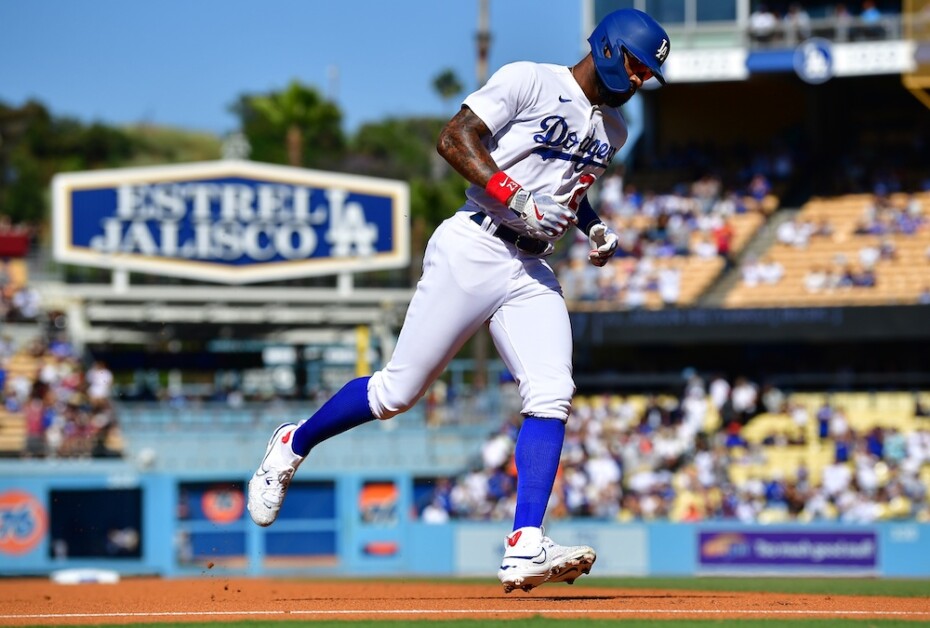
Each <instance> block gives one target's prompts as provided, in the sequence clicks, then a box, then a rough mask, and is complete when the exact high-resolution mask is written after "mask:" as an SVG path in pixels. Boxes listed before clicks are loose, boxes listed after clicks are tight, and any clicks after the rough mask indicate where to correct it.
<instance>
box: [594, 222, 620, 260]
mask: <svg viewBox="0 0 930 628" xmlns="http://www.w3.org/2000/svg"><path fill="white" fill-rule="evenodd" d="M588 241H590V242H591V252H590V253H588V261H589V262H591V263H592V264H594V265H595V266H597V267H599V268H600V267H603V266H604V265H606V264H607V260H609V259H610V258H611V257H613V256H614V253H616V252H617V245H618V244H620V238H619V237H618V236H617V234H616V233H615V232H614V230H613V229H611V228H610V227H608V226H607V225H605V224H604V223H602V222H599V223H597V224H596V225H594V226H593V227H591V231H589V232H588Z"/></svg>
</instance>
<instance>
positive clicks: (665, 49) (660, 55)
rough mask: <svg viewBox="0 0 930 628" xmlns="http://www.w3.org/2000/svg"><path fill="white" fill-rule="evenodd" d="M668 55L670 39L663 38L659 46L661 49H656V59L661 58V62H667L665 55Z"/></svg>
mask: <svg viewBox="0 0 930 628" xmlns="http://www.w3.org/2000/svg"><path fill="white" fill-rule="evenodd" d="M667 56H668V40H667V39H663V40H662V44H661V45H660V46H659V49H658V50H656V59H658V60H659V63H665V57H667Z"/></svg>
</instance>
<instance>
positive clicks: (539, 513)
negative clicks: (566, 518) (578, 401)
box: [513, 416, 565, 530]
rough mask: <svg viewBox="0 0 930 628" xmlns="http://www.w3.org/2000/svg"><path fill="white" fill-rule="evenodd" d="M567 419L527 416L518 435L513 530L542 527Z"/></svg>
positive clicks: (515, 455) (515, 457)
mask: <svg viewBox="0 0 930 628" xmlns="http://www.w3.org/2000/svg"><path fill="white" fill-rule="evenodd" d="M564 440H565V422H564V421H560V420H559V419H539V418H537V417H532V416H528V417H526V418H525V419H523V427H521V428H520V433H519V434H518V435H517V445H516V449H515V450H514V460H515V462H516V465H517V512H516V515H515V516H514V519H513V529H514V530H517V529H519V528H525V527H527V526H532V527H534V528H539V527H542V522H543V517H544V516H545V514H546V506H547V505H548V504H549V495H550V493H552V484H553V483H554V482H555V474H556V472H557V471H558V470H559V458H561V456H562V441H564Z"/></svg>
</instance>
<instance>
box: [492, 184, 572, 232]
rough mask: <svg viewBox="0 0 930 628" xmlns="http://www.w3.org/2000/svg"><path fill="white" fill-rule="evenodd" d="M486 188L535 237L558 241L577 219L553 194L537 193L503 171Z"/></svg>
mask: <svg viewBox="0 0 930 628" xmlns="http://www.w3.org/2000/svg"><path fill="white" fill-rule="evenodd" d="M485 190H486V191H487V193H488V194H490V195H491V196H492V197H494V198H495V199H497V200H498V201H500V202H501V203H502V204H504V205H506V206H507V207H509V208H510V209H511V211H513V212H514V213H515V214H516V215H517V216H519V217H520V218H521V219H522V220H523V222H525V223H526V224H527V227H529V229H528V231H529V232H530V235H532V236H533V237H534V238H539V239H542V240H547V241H550V242H551V241H554V240H558V239H559V238H561V237H562V235H563V234H564V233H565V232H566V231H567V230H568V227H569V225H572V224H574V223H575V222H577V220H578V218H577V217H576V216H575V212H573V211H572V210H571V209H569V208H568V207H566V206H565V205H563V204H561V203H559V202H557V201H556V200H555V199H554V198H553V197H552V196H551V195H549V194H539V195H536V196H534V195H533V194H532V193H531V192H529V191H528V190H525V189H524V188H523V187H522V186H521V185H520V184H519V183H517V182H516V181H514V180H513V179H511V178H510V177H508V176H507V175H506V174H504V173H503V172H497V173H496V174H495V175H494V176H492V177H491V180H490V181H488V184H487V186H485Z"/></svg>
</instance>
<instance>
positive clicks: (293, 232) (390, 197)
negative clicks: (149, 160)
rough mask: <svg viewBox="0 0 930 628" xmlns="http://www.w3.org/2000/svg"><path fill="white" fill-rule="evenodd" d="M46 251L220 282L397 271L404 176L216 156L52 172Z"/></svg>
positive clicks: (404, 258)
mask: <svg viewBox="0 0 930 628" xmlns="http://www.w3.org/2000/svg"><path fill="white" fill-rule="evenodd" d="M53 188H54V242H55V259H56V260H58V261H60V262H64V263H71V264H76V265H86V266H96V267H102V268H112V269H125V270H132V271H138V272H147V273H151V274H157V275H170V276H179V277H187V278H192V279H203V280H208V281H216V282H221V283H231V284H233V283H235V284H239V283H248V282H257V281H273V280H280V279H289V278H295V277H300V276H312V275H327V274H336V273H343V272H357V271H370V270H378V269H384V268H401V267H404V266H406V265H407V264H408V263H409V257H410V253H409V231H410V228H409V214H410V212H409V191H408V186H407V184H406V183H404V182H401V181H391V180H384V179H374V178H370V177H360V176H352V175H343V174H335V173H327V172H318V171H311V170H304V169H300V168H291V167H284V166H273V165H269V164H259V163H254V162H246V161H218V162H205V163H197V164H185V165H177V166H159V167H152V168H130V169H121V170H104V171H93V172H82V173H69V174H60V175H57V176H56V177H55V180H54V183H53Z"/></svg>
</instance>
